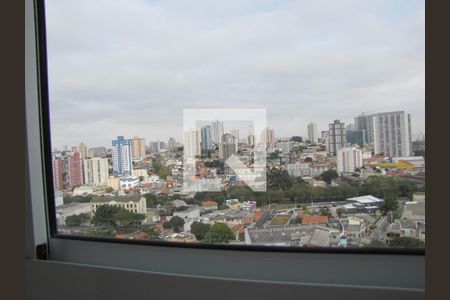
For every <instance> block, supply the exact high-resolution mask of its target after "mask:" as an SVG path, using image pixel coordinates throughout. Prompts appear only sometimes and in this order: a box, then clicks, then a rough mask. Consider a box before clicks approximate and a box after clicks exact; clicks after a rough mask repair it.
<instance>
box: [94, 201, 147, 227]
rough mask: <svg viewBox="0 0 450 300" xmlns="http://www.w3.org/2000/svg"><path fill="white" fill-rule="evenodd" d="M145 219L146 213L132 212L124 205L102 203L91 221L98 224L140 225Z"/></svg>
mask: <svg viewBox="0 0 450 300" xmlns="http://www.w3.org/2000/svg"><path fill="white" fill-rule="evenodd" d="M144 219H145V215H144V214H136V213H132V212H129V211H127V210H125V209H124V208H123V207H119V206H113V205H101V206H100V207H98V208H97V210H96V211H95V214H94V217H93V218H92V220H91V223H93V224H95V225H96V226H112V227H114V226H136V225H140V224H141V223H142V221H143V220H144Z"/></svg>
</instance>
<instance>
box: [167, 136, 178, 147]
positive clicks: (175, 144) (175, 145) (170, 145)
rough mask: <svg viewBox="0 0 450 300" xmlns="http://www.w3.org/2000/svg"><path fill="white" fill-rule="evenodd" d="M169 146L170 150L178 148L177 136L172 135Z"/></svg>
mask: <svg viewBox="0 0 450 300" xmlns="http://www.w3.org/2000/svg"><path fill="white" fill-rule="evenodd" d="M167 146H168V149H169V150H175V149H176V148H177V142H176V141H175V138H173V137H170V138H169V141H168V142H167Z"/></svg>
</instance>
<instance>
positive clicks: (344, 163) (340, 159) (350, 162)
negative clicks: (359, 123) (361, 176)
mask: <svg viewBox="0 0 450 300" xmlns="http://www.w3.org/2000/svg"><path fill="white" fill-rule="evenodd" d="M336 156H337V171H338V173H339V174H342V173H353V172H355V169H356V168H360V167H362V166H363V160H362V152H361V150H359V149H357V148H356V147H344V148H341V149H339V150H338V151H337V155H336Z"/></svg>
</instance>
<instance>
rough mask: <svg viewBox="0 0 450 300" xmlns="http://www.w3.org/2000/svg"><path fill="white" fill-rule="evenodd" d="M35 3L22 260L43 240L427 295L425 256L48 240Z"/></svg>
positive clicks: (154, 259)
mask: <svg viewBox="0 0 450 300" xmlns="http://www.w3.org/2000/svg"><path fill="white" fill-rule="evenodd" d="M40 1H41V0H26V52H25V54H26V121H27V128H26V130H27V152H28V153H27V165H28V172H27V181H28V185H27V187H28V189H29V193H28V197H27V199H26V204H27V205H26V210H27V211H26V213H27V224H26V225H27V226H26V229H27V232H26V237H27V243H26V258H27V259H30V260H35V259H38V258H39V257H38V255H37V253H36V247H37V246H38V245H41V244H44V245H47V249H48V253H49V255H48V259H49V260H51V261H54V262H61V263H76V264H84V265H90V266H96V267H108V268H115V269H117V268H119V269H123V270H128V271H129V272H142V271H145V272H159V273H163V274H177V275H183V276H203V277H207V278H222V279H223V278H225V279H230V280H231V279H232V280H250V281H258V282H272V283H273V282H275V283H280V284H281V283H282V284H307V285H312V286H314V285H317V286H318V287H320V286H329V287H330V286H331V287H339V288H348V289H349V291H351V290H352V289H355V288H356V289H367V291H371V290H372V291H373V290H380V289H382V290H385V291H387V292H389V293H391V295H397V296H398V295H399V294H396V293H413V294H414V295H416V296H417V295H419V296H420V295H424V291H425V256H424V255H404V254H388V255H386V254H381V253H380V254H369V253H364V254H363V253H355V254H339V253H320V251H319V250H318V252H305V253H299V252H279V251H276V250H275V251H274V249H273V248H270V249H269V248H268V249H267V251H266V250H264V251H245V250H218V249H195V248H186V247H177V246H161V245H159V246H155V245H140V244H128V243H124V242H120V241H117V242H102V241H96V240H94V239H92V240H81V239H77V238H76V237H73V238H62V237H51V236H50V234H49V231H48V228H49V222H48V220H49V218H48V216H47V211H48V209H47V205H46V200H45V199H46V197H45V195H46V188H45V186H46V178H45V172H44V162H43V157H44V155H43V144H42V143H43V142H42V140H41V137H42V128H41V127H42V125H41V124H42V123H41V122H42V114H41V109H40V105H39V103H40V97H42V96H43V94H42V93H43V91H42V90H41V88H40V87H41V86H42V85H41V83H40V76H39V61H38V59H37V57H38V54H39V53H38V51H39V50H38V49H39V47H37V45H36V32H37V30H36V22H35V21H36V17H37V15H36V8H37V5H36V4H37V3H38V2H40ZM48 180H51V179H48ZM386 299H387V298H386Z"/></svg>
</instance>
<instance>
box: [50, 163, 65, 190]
mask: <svg viewBox="0 0 450 300" xmlns="http://www.w3.org/2000/svg"><path fill="white" fill-rule="evenodd" d="M52 169H53V170H52V171H53V187H54V189H55V190H56V191H61V190H62V189H63V176H62V171H63V170H62V169H63V162H62V160H61V159H60V158H53V159H52Z"/></svg>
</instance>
